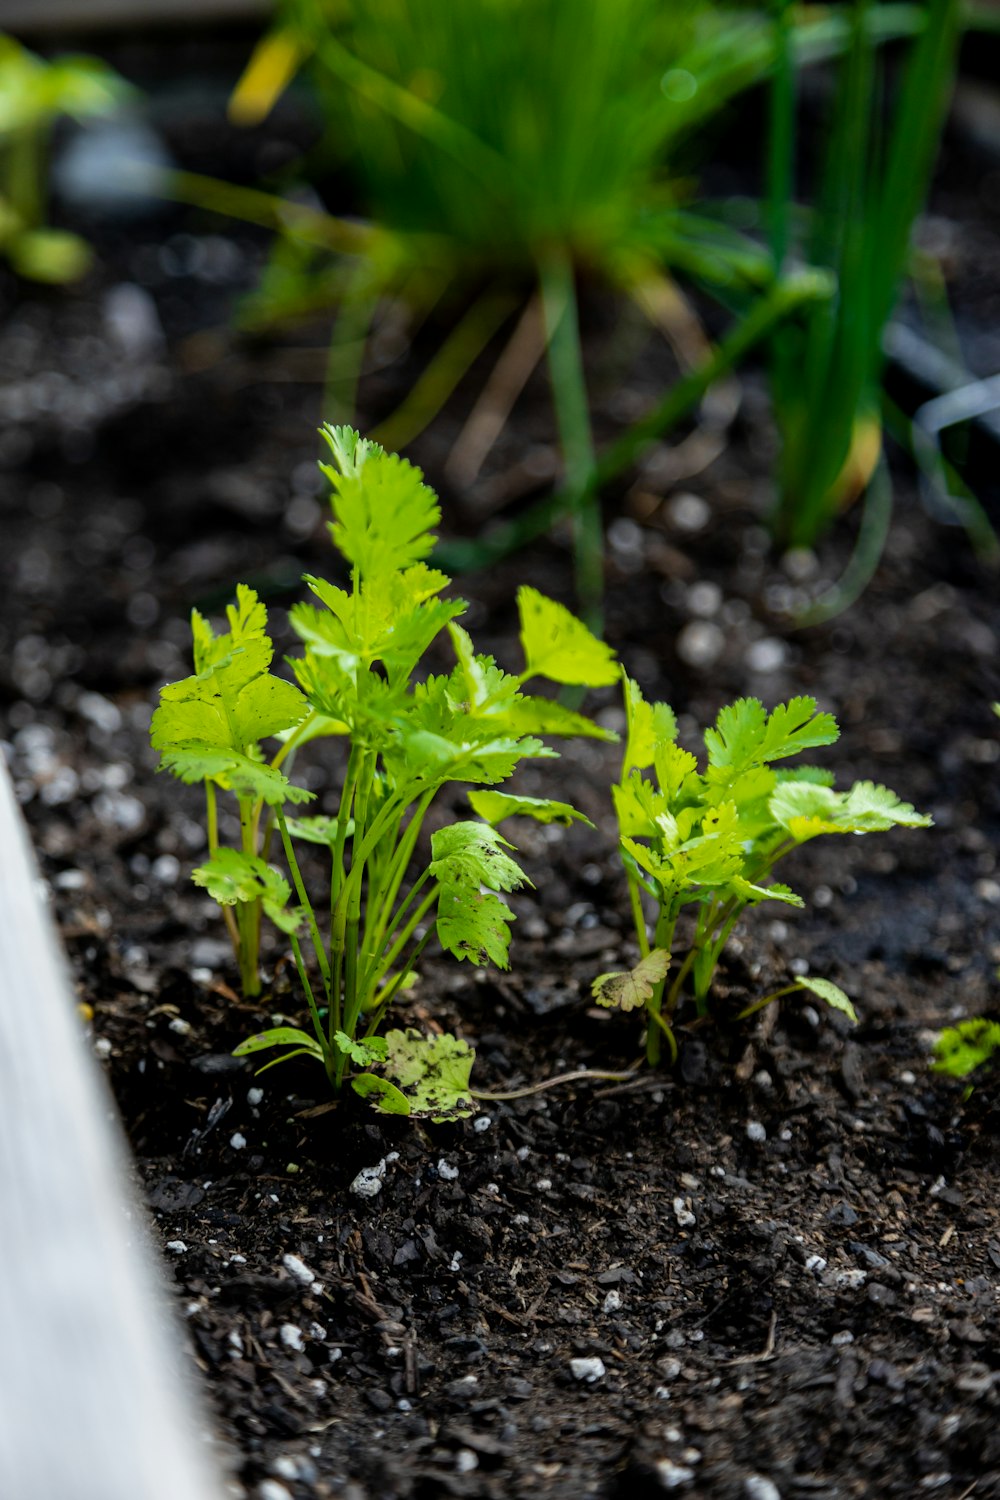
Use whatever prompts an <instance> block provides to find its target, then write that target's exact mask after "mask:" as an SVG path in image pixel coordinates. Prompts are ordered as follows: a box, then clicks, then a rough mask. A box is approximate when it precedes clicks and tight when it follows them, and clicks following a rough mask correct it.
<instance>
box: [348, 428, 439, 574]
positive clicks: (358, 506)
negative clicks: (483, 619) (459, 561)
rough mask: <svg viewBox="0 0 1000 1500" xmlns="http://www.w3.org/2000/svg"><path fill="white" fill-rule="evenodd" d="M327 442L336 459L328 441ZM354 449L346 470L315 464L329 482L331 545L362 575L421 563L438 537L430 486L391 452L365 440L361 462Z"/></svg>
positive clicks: (416, 471) (410, 465) (417, 471)
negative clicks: (331, 515)
mask: <svg viewBox="0 0 1000 1500" xmlns="http://www.w3.org/2000/svg"><path fill="white" fill-rule="evenodd" d="M324 435H327V434H324ZM327 440H328V441H330V438H329V436H328V435H327ZM330 447H331V451H332V452H333V453H334V457H335V458H338V452H337V448H336V446H335V444H334V443H333V442H332V441H331V442H330ZM357 453H358V449H357V447H355V449H354V460H355V461H353V462H352V464H351V466H350V468H349V469H348V471H347V472H346V473H345V472H342V471H340V470H339V469H338V468H336V467H334V466H332V465H329V464H321V465H320V467H321V469H322V470H323V472H324V473H325V474H326V475H327V477H328V478H329V480H330V482H331V484H332V486H333V495H332V497H331V500H332V505H333V514H334V520H333V523H332V525H331V527H330V533H331V535H332V537H333V543H334V546H335V547H336V548H337V550H338V551H339V552H340V553H341V554H342V556H343V557H345V558H346V559H347V561H348V562H349V563H352V564H353V565H354V566H355V567H356V568H357V569H358V573H359V574H360V576H361V577H362V578H375V577H378V576H380V575H384V574H387V573H396V572H399V571H401V570H402V569H404V568H407V567H410V566H411V565H412V564H414V563H418V562H421V561H422V560H423V559H424V558H425V557H428V556H429V555H430V553H431V552H432V551H433V548H434V543H435V542H436V541H437V537H436V536H435V535H434V532H433V528H434V527H435V526H436V525H437V524H438V522H439V521H440V519H441V510H440V507H439V506H438V503H437V498H436V496H435V494H434V491H433V490H432V489H429V488H428V486H427V485H425V484H424V483H423V474H422V473H421V471H420V470H419V469H418V468H416V467H415V466H414V465H413V464H411V463H409V462H407V460H406V459H405V458H400V457H399V455H398V454H396V453H386V452H384V451H383V450H382V449H381V448H379V447H378V446H377V444H375V443H369V444H368V445H367V448H366V450H365V452H364V462H363V463H360V464H359V463H357V462H356V458H357ZM338 461H339V459H338Z"/></svg>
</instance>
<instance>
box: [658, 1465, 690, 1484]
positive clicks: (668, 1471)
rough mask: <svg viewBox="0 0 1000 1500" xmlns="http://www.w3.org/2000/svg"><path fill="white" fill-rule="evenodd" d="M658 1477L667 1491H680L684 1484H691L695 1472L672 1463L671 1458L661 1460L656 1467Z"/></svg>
mask: <svg viewBox="0 0 1000 1500" xmlns="http://www.w3.org/2000/svg"><path fill="white" fill-rule="evenodd" d="M656 1477H657V1479H658V1480H659V1481H660V1484H661V1485H662V1487H663V1488H664V1489H665V1490H678V1489H680V1487H681V1485H682V1484H690V1482H691V1480H692V1479H693V1478H694V1470H693V1469H688V1468H686V1467H685V1466H684V1465H683V1464H675V1463H671V1461H670V1459H669V1458H661V1459H660V1461H659V1462H658V1463H657V1465H656Z"/></svg>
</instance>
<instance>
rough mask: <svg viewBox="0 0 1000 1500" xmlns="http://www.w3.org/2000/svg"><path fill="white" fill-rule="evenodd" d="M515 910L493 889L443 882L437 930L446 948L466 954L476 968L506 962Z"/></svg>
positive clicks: (458, 955) (505, 964)
mask: <svg viewBox="0 0 1000 1500" xmlns="http://www.w3.org/2000/svg"><path fill="white" fill-rule="evenodd" d="M513 921H514V913H513V912H512V911H511V909H510V907H509V906H508V905H507V903H506V902H505V901H501V899H500V897H499V896H496V895H494V894H493V892H492V891H477V890H475V889H473V887H472V886H469V885H443V886H442V887H441V894H440V896H439V897H438V910H437V934H438V940H439V941H440V943H441V946H442V948H444V950H445V952H447V953H453V954H454V955H455V957H456V958H459V959H461V958H467V959H468V960H469V962H470V963H472V964H475V965H476V966H477V968H482V967H483V966H484V965H486V964H488V963H492V964H495V965H496V967H497V968H498V969H506V968H507V967H508V966H509V957H508V955H509V951H510V930H509V924H510V923H511V922H513Z"/></svg>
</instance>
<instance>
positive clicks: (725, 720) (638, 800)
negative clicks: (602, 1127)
mask: <svg viewBox="0 0 1000 1500" xmlns="http://www.w3.org/2000/svg"><path fill="white" fill-rule="evenodd" d="M624 687H625V711H626V722H627V739H626V744H625V756H624V760H623V763H622V773H621V779H620V781H619V782H618V784H617V785H616V786H615V787H614V788H613V796H614V804H615V812H616V814H617V819H618V829H619V835H620V848H621V856H622V861H623V864H624V866H625V873H626V878H627V880H628V889H629V897H630V901H631V906H632V915H633V918H634V922H635V932H636V937H637V939H638V942H639V948H640V953H641V958H640V962H639V963H638V965H637V966H636V967H635V968H634V969H632V970H631V971H629V972H625V973H614V974H602V975H600V976H599V977H598V978H597V979H596V980H595V981H594V984H593V994H594V999H595V1000H596V1002H597V1003H598V1004H599V1005H604V1006H607V1007H609V1008H612V1009H618V1010H626V1011H628V1010H638V1009H643V1010H644V1011H645V1013H646V1018H647V1021H648V1030H647V1047H646V1051H647V1057H648V1060H649V1062H650V1063H654V1064H655V1063H656V1062H658V1060H659V1057H660V1053H661V1044H662V1041H663V1039H664V1038H665V1039H666V1042H667V1046H668V1048H669V1050H670V1053H671V1056H672V1058H676V1056H677V1043H676V1038H675V1035H674V1024H675V1017H676V1014H677V1011H678V1007H679V1005H680V1003H681V1000H682V997H683V996H684V993H685V987H686V986H688V985H690V989H691V992H692V994H693V998H694V1002H695V1008H696V1011H697V1015H698V1016H699V1017H705V1016H707V1015H708V1010H709V995H710V991H711V988H712V981H713V979H714V977H715V973H716V970H717V968H718V965H719V960H720V958H721V957H722V953H723V950H724V949H725V946H726V943H727V942H728V940H729V937H730V935H731V933H732V931H733V929H734V927H735V926H736V924H737V922H738V921H739V920H740V918H741V916H742V915H743V913H744V912H745V911H746V909H747V908H748V907H751V906H757V905H758V904H759V903H760V902H762V901H780V902H783V903H784V904H785V905H788V906H802V905H804V903H803V900H802V898H801V896H798V895H796V894H795V892H794V891H792V890H790V889H789V887H788V886H787V885H783V884H780V883H778V882H776V881H772V880H771V875H772V872H773V870H774V868H775V866H776V865H777V864H778V863H779V862H780V861H781V860H783V859H784V858H785V856H786V855H788V854H790V853H791V852H792V850H793V849H796V848H797V847H798V846H799V845H800V844H804V843H806V842H807V841H808V840H809V839H813V838H816V837H818V836H819V835H820V834H824V833H839V834H846V833H872V832H875V831H876V830H879V829H887V828H892V827H896V826H903V827H909V828H926V827H928V826H929V825H930V823H931V820H930V818H927V817H924V816H923V815H922V814H920V813H918V812H916V811H914V809H913V808H912V807H911V806H910V805H909V803H906V802H901V801H900V800H899V798H898V797H897V796H896V795H895V793H894V792H891V791H889V790H888V788H886V787H884V786H876V785H875V784H874V783H873V782H871V781H859V782H856V783H855V785H854V786H853V787H851V789H850V791H847V792H837V791H835V790H834V788H833V785H832V781H833V778H832V776H830V775H828V774H827V773H826V772H825V771H821V770H818V769H816V768H815V767H812V766H803V767H799V768H798V769H795V770H785V769H782V770H775V769H774V768H773V763H774V762H776V761H784V760H787V759H788V758H790V757H792V756H795V755H798V754H800V753H801V752H802V751H805V750H813V749H816V748H818V747H820V746H823V745H829V744H832V743H833V742H834V740H836V739H837V736H838V733H839V730H838V728H837V723H836V720H835V719H834V717H833V715H832V714H829V713H822V712H817V709H816V703H815V700H814V699H812V698H805V697H803V698H793V699H791V700H790V701H789V702H788V703H783V704H779V705H778V707H777V708H775V709H773V710H772V711H771V713H770V714H768V713H767V712H766V710H765V709H764V707H763V705H762V704H761V703H759V702H758V700H757V699H756V698H741V699H739V700H738V701H737V702H736V703H733V704H731V705H730V706H729V707H728V708H724V709H723V710H722V711H721V713H720V714H719V716H718V718H717V720H716V723H715V727H714V728H712V729H708V730H706V731H705V746H706V749H707V751H708V763H707V765H706V766H705V769H704V770H699V768H698V761H697V758H696V757H695V756H694V755H692V754H690V752H689V751H687V750H684V749H683V748H682V747H681V746H680V745H678V744H677V738H676V736H677V720H676V717H675V715H674V712H673V710H672V709H671V708H670V707H669V706H668V705H667V704H666V703H647V702H646V700H645V699H644V698H643V696H642V693H641V692H640V690H639V688H638V687H637V685H636V684H635V683H634V682H632V681H631V680H630V679H629V678H628V677H627V676H625V677H624ZM650 770H652V772H653V774H652V776H650V775H648V774H646V773H647V772H649V771H650ZM647 901H648V902H649V903H650V904H651V905H652V907H653V909H654V910H655V917H654V920H653V923H652V935H650V927H649V925H648V923H647V914H646V905H645V903H646V902H647ZM685 908H691V911H692V914H693V916H694V919H695V921H694V933H693V936H692V938H691V940H690V945H689V947H688V948H687V951H686V953H685V954H684V956H683V958H682V959H681V960H680V962H679V963H678V964H677V965H676V967H673V969H672V964H673V949H674V947H675V940H676V934H677V925H678V919H679V918H680V916H681V913H682V912H683V911H684V910H685ZM797 990H805V991H808V992H811V993H812V994H814V995H817V996H818V997H819V998H820V999H822V1000H824V1001H825V1002H826V1003H827V1004H828V1005H831V1006H833V1007H834V1008H835V1009H838V1010H841V1011H843V1012H844V1013H845V1014H846V1015H848V1016H849V1017H850V1019H851V1020H856V1016H855V1014H854V1009H853V1007H852V1005H851V1002H850V1001H849V1000H848V998H847V996H846V995H845V994H844V993H843V991H842V990H840V989H838V987H837V986H836V985H834V984H832V983H831V981H829V980H825V979H814V978H802V979H797V980H796V981H795V982H794V983H792V984H789V985H788V986H787V987H785V988H783V989H781V990H778V991H776V992H775V993H774V994H771V995H768V996H766V997H765V998H764V999H762V1000H759V1001H756V1002H755V1003H753V1004H752V1005H749V1006H747V1007H746V1008H745V1009H744V1010H743V1011H742V1012H741V1013H740V1017H741V1018H742V1017H746V1016H749V1015H752V1014H753V1013H754V1012H755V1011H757V1010H760V1009H762V1008H763V1007H764V1006H765V1005H768V1004H770V1003H771V1002H772V1001H775V1000H777V999H779V998H780V997H781V996H782V995H787V994H791V993H793V992H795V991H797Z"/></svg>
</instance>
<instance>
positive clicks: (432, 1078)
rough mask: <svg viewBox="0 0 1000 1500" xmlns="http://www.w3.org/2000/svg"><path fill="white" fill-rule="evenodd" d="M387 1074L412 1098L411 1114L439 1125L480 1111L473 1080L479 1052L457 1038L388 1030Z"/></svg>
mask: <svg viewBox="0 0 1000 1500" xmlns="http://www.w3.org/2000/svg"><path fill="white" fill-rule="evenodd" d="M385 1039H386V1042H387V1043H388V1055H387V1057H386V1060H385V1065H384V1071H385V1077H386V1078H387V1079H388V1080H389V1081H390V1082H392V1083H394V1084H395V1085H396V1087H397V1088H398V1089H399V1090H400V1092H401V1093H402V1094H403V1095H404V1096H405V1097H406V1099H407V1100H408V1101H409V1106H410V1110H409V1112H410V1115H411V1116H413V1117H423V1118H429V1119H430V1120H432V1121H433V1123H434V1124H435V1125H440V1124H443V1123H444V1122H445V1121H446V1120H461V1119H465V1118H466V1117H467V1116H469V1115H473V1114H475V1112H476V1108H477V1106H476V1103H475V1101H474V1100H473V1098H472V1096H471V1094H470V1092H469V1079H470V1076H471V1074H472V1065H473V1063H474V1062H475V1060H476V1054H475V1052H474V1051H473V1049H472V1048H471V1047H470V1046H469V1044H468V1042H463V1041H459V1039H458V1038H457V1037H454V1036H449V1035H448V1034H447V1033H445V1034H444V1035H443V1036H423V1035H421V1033H420V1032H419V1031H414V1030H413V1029H412V1028H408V1029H407V1030H406V1031H390V1032H387V1033H386V1038H385Z"/></svg>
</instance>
